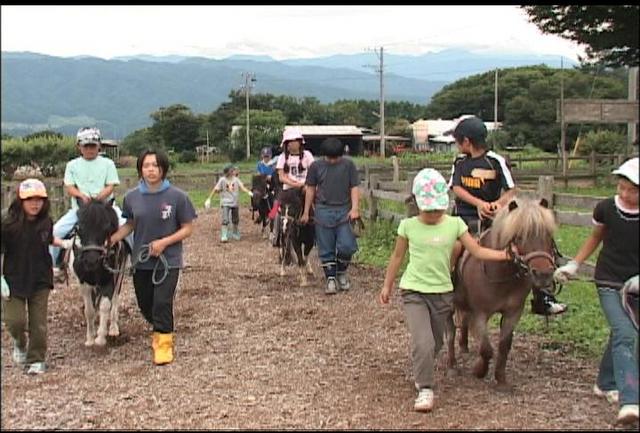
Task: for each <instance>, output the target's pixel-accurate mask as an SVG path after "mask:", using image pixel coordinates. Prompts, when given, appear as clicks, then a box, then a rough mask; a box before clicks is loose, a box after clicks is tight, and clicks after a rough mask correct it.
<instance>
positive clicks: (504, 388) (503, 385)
mask: <svg viewBox="0 0 640 433" xmlns="http://www.w3.org/2000/svg"><path fill="white" fill-rule="evenodd" d="M495 389H496V391H498V392H504V393H512V392H513V385H511V384H510V383H507V382H498V383H496V386H495Z"/></svg>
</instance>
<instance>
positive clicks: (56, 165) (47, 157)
mask: <svg viewBox="0 0 640 433" xmlns="http://www.w3.org/2000/svg"><path fill="white" fill-rule="evenodd" d="M76 156H78V151H77V149H76V145H75V137H63V138H58V137H56V136H51V135H47V136H41V137H34V138H31V139H30V140H28V141H25V140H23V139H21V138H12V139H9V140H2V176H3V177H5V178H6V177H11V175H12V174H13V172H14V171H15V169H16V168H17V167H19V166H21V165H32V166H37V167H40V170H41V171H42V174H43V175H44V176H47V177H58V176H62V175H63V174H64V168H65V166H66V163H67V162H68V161H69V160H70V159H73V158H75V157H76Z"/></svg>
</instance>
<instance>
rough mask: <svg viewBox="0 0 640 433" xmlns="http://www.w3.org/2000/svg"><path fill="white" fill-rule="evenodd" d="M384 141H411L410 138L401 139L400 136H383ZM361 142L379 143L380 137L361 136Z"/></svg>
mask: <svg viewBox="0 0 640 433" xmlns="http://www.w3.org/2000/svg"><path fill="white" fill-rule="evenodd" d="M384 139H385V140H391V141H394V140H395V141H411V139H410V138H408V137H403V136H401V135H385V136H384ZM362 141H380V136H379V135H363V136H362Z"/></svg>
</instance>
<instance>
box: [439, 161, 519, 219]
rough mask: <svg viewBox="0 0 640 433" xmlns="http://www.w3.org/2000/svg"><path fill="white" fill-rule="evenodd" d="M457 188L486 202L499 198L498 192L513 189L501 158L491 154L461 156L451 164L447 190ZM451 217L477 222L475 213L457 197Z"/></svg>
mask: <svg viewBox="0 0 640 433" xmlns="http://www.w3.org/2000/svg"><path fill="white" fill-rule="evenodd" d="M454 186H460V187H462V188H464V189H465V190H466V191H468V192H469V193H470V194H471V195H472V196H474V197H477V198H479V199H482V200H484V201H486V202H493V201H496V200H498V199H499V198H500V194H501V192H502V191H503V190H504V191H507V190H509V189H512V188H514V187H515V183H514V181H513V176H511V171H510V170H509V167H508V166H507V162H506V161H505V160H504V158H503V157H502V156H500V155H498V154H497V153H494V152H493V151H488V152H486V153H485V154H484V155H482V156H479V157H477V158H472V157H470V156H468V155H460V156H458V157H457V158H456V160H455V161H454V162H453V167H452V168H451V178H450V179H449V187H450V188H453V187H454ZM453 214H454V215H459V216H463V217H474V218H478V210H477V208H476V207H475V206H473V205H472V204H469V203H467V202H466V201H464V200H462V199H460V198H458V197H456V199H455V208H454V211H453Z"/></svg>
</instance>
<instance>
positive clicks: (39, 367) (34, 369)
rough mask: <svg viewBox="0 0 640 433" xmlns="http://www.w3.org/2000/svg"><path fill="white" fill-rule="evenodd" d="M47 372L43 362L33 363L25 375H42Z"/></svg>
mask: <svg viewBox="0 0 640 433" xmlns="http://www.w3.org/2000/svg"><path fill="white" fill-rule="evenodd" d="M46 370H47V366H46V365H45V363H44V362H34V363H33V364H31V366H29V370H27V374H42V373H44V372H45V371H46Z"/></svg>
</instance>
